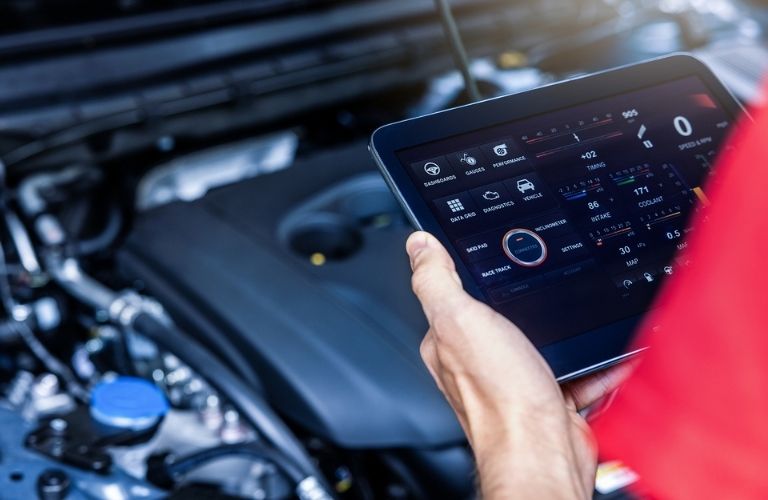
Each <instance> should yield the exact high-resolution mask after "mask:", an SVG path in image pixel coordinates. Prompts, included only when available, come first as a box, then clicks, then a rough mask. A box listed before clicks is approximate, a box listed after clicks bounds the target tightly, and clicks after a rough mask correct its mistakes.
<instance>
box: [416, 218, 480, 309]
mask: <svg viewBox="0 0 768 500" xmlns="http://www.w3.org/2000/svg"><path fill="white" fill-rule="evenodd" d="M405 247H406V250H407V251H408V256H409V257H410V259H411V268H412V269H413V278H412V280H411V283H412V286H413V291H414V293H415V294H416V297H418V299H419V301H420V302H421V306H422V307H423V308H424V314H426V316H427V319H428V320H429V321H430V323H431V322H432V319H433V318H434V317H435V316H437V315H438V314H441V313H445V312H449V311H455V310H456V308H457V307H459V306H460V305H461V304H462V303H464V302H466V301H467V299H469V295H468V294H467V293H466V292H465V291H464V289H463V288H462V286H461V279H460V278H459V275H458V274H456V267H455V265H454V262H453V259H451V256H450V255H449V254H448V252H447V251H446V249H445V248H444V247H443V245H441V244H440V242H439V241H438V240H437V239H436V238H435V237H434V236H432V235H431V234H429V233H425V232H423V231H417V232H415V233H413V234H412V235H411V236H410V237H409V238H408V242H407V243H406V245H405Z"/></svg>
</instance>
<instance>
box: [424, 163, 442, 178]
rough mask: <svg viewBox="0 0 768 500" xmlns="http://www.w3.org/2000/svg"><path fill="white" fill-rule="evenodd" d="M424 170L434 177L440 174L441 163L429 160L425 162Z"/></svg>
mask: <svg viewBox="0 0 768 500" xmlns="http://www.w3.org/2000/svg"><path fill="white" fill-rule="evenodd" d="M424 171H425V172H426V173H428V174H429V175H431V176H433V177H434V176H436V175H440V165H438V164H437V163H435V162H433V161H428V162H427V163H425V164H424Z"/></svg>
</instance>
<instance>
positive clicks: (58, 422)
mask: <svg viewBox="0 0 768 500" xmlns="http://www.w3.org/2000/svg"><path fill="white" fill-rule="evenodd" d="M48 426H49V427H50V428H51V430H53V431H55V432H56V433H57V434H58V433H63V432H64V431H66V430H67V428H68V427H69V424H68V423H67V421H66V420H64V419H63V418H54V419H53V420H51V421H50V422H49V423H48Z"/></svg>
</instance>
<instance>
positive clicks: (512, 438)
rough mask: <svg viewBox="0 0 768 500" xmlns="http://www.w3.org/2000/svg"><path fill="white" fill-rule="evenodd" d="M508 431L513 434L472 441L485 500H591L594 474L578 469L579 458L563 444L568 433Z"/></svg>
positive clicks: (537, 428)
mask: <svg viewBox="0 0 768 500" xmlns="http://www.w3.org/2000/svg"><path fill="white" fill-rule="evenodd" d="M509 425H514V427H515V428H516V430H515V431H511V432H507V431H502V432H499V435H498V436H497V438H496V439H492V437H490V436H486V437H484V438H481V439H475V440H474V441H475V442H474V443H473V449H474V451H475V456H476V458H477V467H478V475H479V481H480V489H481V493H482V497H483V499H484V500H501V499H505V500H506V499H510V498H514V499H529V498H530V499H537V500H538V499H553V500H561V499H562V500H572V499H588V498H591V495H592V488H591V485H592V484H593V482H594V477H593V472H591V473H590V471H592V470H593V469H592V468H591V467H587V468H585V467H583V464H582V463H580V462H581V460H582V459H580V455H583V453H580V452H579V450H576V449H574V444H573V443H572V442H571V441H570V440H569V439H565V438H564V436H567V434H568V432H567V431H566V432H558V430H557V429H553V428H551V427H548V426H546V425H539V424H538V423H533V424H531V423H527V422H526V423H518V424H516V425H515V424H509ZM590 474H591V476H590ZM587 476H590V477H587Z"/></svg>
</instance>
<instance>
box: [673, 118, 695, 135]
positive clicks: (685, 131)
mask: <svg viewBox="0 0 768 500" xmlns="http://www.w3.org/2000/svg"><path fill="white" fill-rule="evenodd" d="M674 124H675V130H677V133H678V134H680V135H682V136H683V137H688V136H689V135H691V134H692V133H693V127H692V126H691V122H689V121H688V118H686V117H684V116H678V117H676V118H675V121H674Z"/></svg>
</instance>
